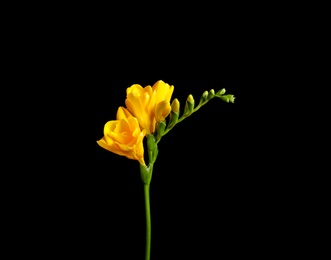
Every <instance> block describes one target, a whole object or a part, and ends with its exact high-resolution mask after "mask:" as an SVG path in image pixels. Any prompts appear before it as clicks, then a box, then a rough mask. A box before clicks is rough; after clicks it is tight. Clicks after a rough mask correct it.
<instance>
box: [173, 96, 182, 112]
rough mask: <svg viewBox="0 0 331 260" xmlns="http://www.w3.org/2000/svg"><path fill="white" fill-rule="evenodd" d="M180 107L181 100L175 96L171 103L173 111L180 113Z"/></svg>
mask: <svg viewBox="0 0 331 260" xmlns="http://www.w3.org/2000/svg"><path fill="white" fill-rule="evenodd" d="M179 107H180V104H179V101H178V99H177V98H175V99H174V100H173V101H172V103H171V111H172V112H174V113H177V114H178V113H179Z"/></svg>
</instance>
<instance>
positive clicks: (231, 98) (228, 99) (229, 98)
mask: <svg viewBox="0 0 331 260" xmlns="http://www.w3.org/2000/svg"><path fill="white" fill-rule="evenodd" d="M220 98H221V99H222V100H223V101H225V102H227V103H229V102H231V103H234V99H235V97H234V95H224V96H220Z"/></svg>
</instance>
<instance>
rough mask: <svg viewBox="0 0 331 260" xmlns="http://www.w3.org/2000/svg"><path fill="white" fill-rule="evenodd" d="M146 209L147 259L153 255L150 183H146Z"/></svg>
mask: <svg viewBox="0 0 331 260" xmlns="http://www.w3.org/2000/svg"><path fill="white" fill-rule="evenodd" d="M144 194H145V210H146V251H145V260H150V257H151V210H150V203H149V184H144Z"/></svg>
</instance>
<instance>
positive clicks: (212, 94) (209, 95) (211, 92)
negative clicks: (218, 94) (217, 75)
mask: <svg viewBox="0 0 331 260" xmlns="http://www.w3.org/2000/svg"><path fill="white" fill-rule="evenodd" d="M214 96H215V91H214V90H213V89H211V90H209V93H208V99H211V98H213V97H214Z"/></svg>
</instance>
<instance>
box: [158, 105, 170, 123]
mask: <svg viewBox="0 0 331 260" xmlns="http://www.w3.org/2000/svg"><path fill="white" fill-rule="evenodd" d="M170 111H171V107H170V103H169V102H168V101H166V100H163V101H161V102H160V103H159V104H157V106H156V109H155V119H156V122H162V121H164V120H165V118H166V117H167V116H168V115H169V113H170Z"/></svg>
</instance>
